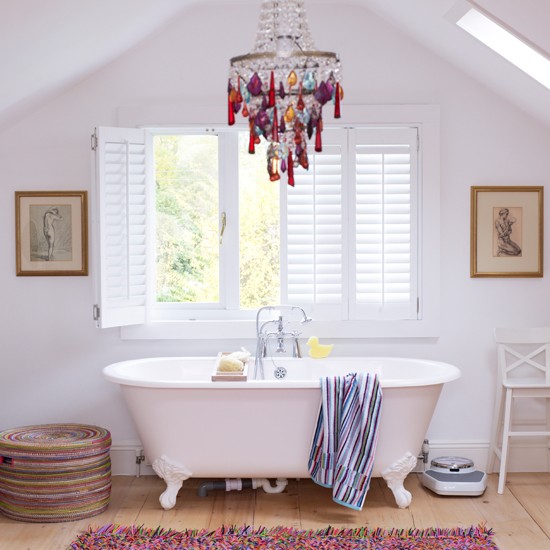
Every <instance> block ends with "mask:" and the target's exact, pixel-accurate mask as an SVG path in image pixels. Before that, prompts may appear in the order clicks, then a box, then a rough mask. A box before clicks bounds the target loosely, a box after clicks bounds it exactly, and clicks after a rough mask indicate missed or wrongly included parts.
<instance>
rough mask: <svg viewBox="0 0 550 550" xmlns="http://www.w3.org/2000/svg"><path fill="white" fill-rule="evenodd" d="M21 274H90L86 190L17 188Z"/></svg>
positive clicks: (16, 226) (19, 266) (16, 222)
mask: <svg viewBox="0 0 550 550" xmlns="http://www.w3.org/2000/svg"><path fill="white" fill-rule="evenodd" d="M15 235H16V239H15V241H16V242H15V247H16V272H17V275H88V201H87V192H86V191H16V193H15Z"/></svg>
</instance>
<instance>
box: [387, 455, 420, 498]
mask: <svg viewBox="0 0 550 550" xmlns="http://www.w3.org/2000/svg"><path fill="white" fill-rule="evenodd" d="M415 466H416V457H415V456H414V455H413V454H411V453H405V455H404V456H403V457H402V458H400V459H399V460H397V461H396V462H394V463H393V464H392V465H391V466H389V467H388V468H386V469H385V470H384V471H383V472H382V477H383V478H384V480H385V481H386V484H387V485H388V488H389V489H390V490H391V492H392V493H393V496H394V497H395V502H396V504H397V506H398V507H399V508H408V507H409V505H410V504H411V501H412V495H411V493H409V491H407V489H405V487H404V485H403V482H404V481H405V478H406V477H407V476H408V475H409V473H410V472H411V471H412V470H413V469H414V467H415Z"/></svg>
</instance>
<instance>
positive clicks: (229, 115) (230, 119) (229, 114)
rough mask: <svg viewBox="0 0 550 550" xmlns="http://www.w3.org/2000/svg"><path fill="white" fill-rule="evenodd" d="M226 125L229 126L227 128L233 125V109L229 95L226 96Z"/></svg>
mask: <svg viewBox="0 0 550 550" xmlns="http://www.w3.org/2000/svg"><path fill="white" fill-rule="evenodd" d="M227 124H229V126H233V124H235V109H234V106H233V102H232V101H231V93H229V95H228V96H227Z"/></svg>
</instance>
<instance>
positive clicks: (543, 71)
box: [456, 8, 550, 89]
mask: <svg viewBox="0 0 550 550" xmlns="http://www.w3.org/2000/svg"><path fill="white" fill-rule="evenodd" d="M456 24H457V25H458V26H459V27H461V28H462V29H464V30H465V31H466V32H468V33H470V34H471V35H472V36H474V37H475V38H477V39H478V40H479V41H481V42H483V43H484V44H485V45H486V46H488V47H489V48H491V49H492V50H494V51H495V52H497V53H498V54H500V55H502V56H503V57H504V58H505V59H507V60H508V61H510V63H513V64H514V65H515V66H516V67H519V68H520V69H521V70H522V71H524V72H526V73H527V74H528V75H529V76H531V77H532V78H534V79H535V80H537V81H538V82H540V83H541V84H542V85H543V86H545V87H546V88H548V89H550V59H548V58H547V57H546V56H544V55H542V54H541V53H539V52H538V51H537V50H535V49H534V48H532V47H531V46H529V45H528V44H526V43H525V42H524V41H522V40H520V39H519V38H518V37H517V36H515V35H514V34H512V33H511V32H510V31H508V30H507V29H505V28H504V27H503V26H502V25H500V24H498V23H496V22H495V21H493V20H492V19H490V18H489V17H487V16H486V15H484V14H483V13H481V12H480V11H478V10H476V9H474V8H471V9H470V10H468V11H467V12H466V13H465V14H464V15H463V16H462V17H461V18H460V19H459V20H458V21H457V22H456Z"/></svg>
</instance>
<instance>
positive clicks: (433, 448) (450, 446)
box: [111, 440, 550, 476]
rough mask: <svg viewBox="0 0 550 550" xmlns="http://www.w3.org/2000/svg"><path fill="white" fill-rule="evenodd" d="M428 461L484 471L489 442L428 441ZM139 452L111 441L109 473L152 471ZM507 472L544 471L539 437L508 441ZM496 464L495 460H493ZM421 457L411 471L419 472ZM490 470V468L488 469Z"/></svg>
mask: <svg viewBox="0 0 550 550" xmlns="http://www.w3.org/2000/svg"><path fill="white" fill-rule="evenodd" d="M429 445H430V452H429V457H428V464H427V465H426V466H427V467H428V466H429V464H430V461H431V460H433V459H434V458H437V457H440V456H463V457H465V458H469V459H470V460H472V461H473V462H474V465H475V467H476V468H477V469H478V470H483V471H485V469H486V467H487V455H488V449H489V444H488V443H487V442H460V441H430V444H429ZM142 455H143V447H142V446H141V443H140V442H139V441H127V442H120V443H114V444H113V445H112V446H111V463H112V470H111V471H112V474H113V475H117V476H139V475H155V472H154V471H153V469H152V468H151V465H150V464H149V463H148V462H147V461H141V460H139V458H138V457H140V456H142ZM509 464H510V467H509V469H508V471H509V472H548V471H549V464H550V462H549V450H548V445H547V444H545V442H544V441H542V440H532V441H531V442H528V441H522V442H518V443H512V445H511V447H510V461H509ZM496 468H498V461H497V462H496ZM423 470H424V465H423V463H422V460H421V459H419V460H418V464H417V466H416V468H415V470H414V471H416V472H422V471H423ZM488 473H491V472H488Z"/></svg>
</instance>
